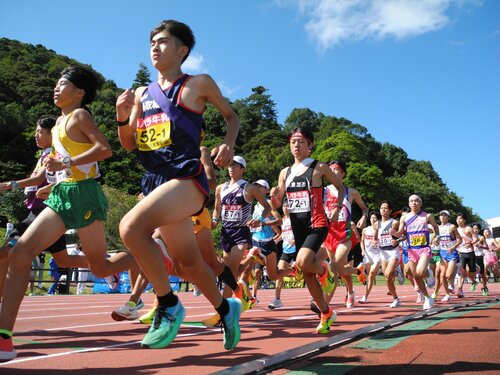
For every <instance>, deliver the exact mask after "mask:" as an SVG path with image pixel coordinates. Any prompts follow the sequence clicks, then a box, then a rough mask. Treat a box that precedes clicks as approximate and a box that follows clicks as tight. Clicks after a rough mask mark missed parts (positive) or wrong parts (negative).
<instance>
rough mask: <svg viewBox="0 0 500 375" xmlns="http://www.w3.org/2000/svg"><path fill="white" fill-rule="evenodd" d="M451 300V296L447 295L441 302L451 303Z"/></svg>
mask: <svg viewBox="0 0 500 375" xmlns="http://www.w3.org/2000/svg"><path fill="white" fill-rule="evenodd" d="M450 299H451V297H450V295H448V294H447V295H445V296H444V297H443V299H442V300H441V302H450Z"/></svg>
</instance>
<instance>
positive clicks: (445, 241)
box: [439, 223, 457, 251]
mask: <svg viewBox="0 0 500 375" xmlns="http://www.w3.org/2000/svg"><path fill="white" fill-rule="evenodd" d="M450 228H451V224H450V223H447V224H445V225H440V226H439V248H440V249H441V250H445V251H448V250H449V249H451V248H452V247H453V246H455V244H456V243H457V240H456V238H455V237H453V236H452V234H451V232H450Z"/></svg>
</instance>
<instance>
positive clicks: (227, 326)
mask: <svg viewBox="0 0 500 375" xmlns="http://www.w3.org/2000/svg"><path fill="white" fill-rule="evenodd" d="M227 303H228V304H229V312H228V313H227V314H226V316H224V317H223V318H222V319H221V320H222V328H223V330H224V349H226V350H232V349H234V348H235V347H236V345H237V344H238V342H239V341H240V315H241V302H240V300H239V299H237V298H228V299H227Z"/></svg>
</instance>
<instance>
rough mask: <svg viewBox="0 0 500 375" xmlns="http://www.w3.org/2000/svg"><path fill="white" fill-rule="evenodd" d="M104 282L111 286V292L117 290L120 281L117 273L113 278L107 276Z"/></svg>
mask: <svg viewBox="0 0 500 375" xmlns="http://www.w3.org/2000/svg"><path fill="white" fill-rule="evenodd" d="M104 280H105V281H106V283H107V284H108V286H109V289H111V290H115V288H116V287H117V286H118V282H119V281H120V279H119V277H118V274H117V273H115V274H113V275H111V276H106V277H105V278H104Z"/></svg>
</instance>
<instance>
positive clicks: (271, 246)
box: [248, 180, 293, 299]
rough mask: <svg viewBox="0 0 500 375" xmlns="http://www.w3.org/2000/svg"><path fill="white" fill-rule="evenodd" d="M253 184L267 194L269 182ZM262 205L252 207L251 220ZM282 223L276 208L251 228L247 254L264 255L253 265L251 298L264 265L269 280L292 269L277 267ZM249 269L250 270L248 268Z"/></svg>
mask: <svg viewBox="0 0 500 375" xmlns="http://www.w3.org/2000/svg"><path fill="white" fill-rule="evenodd" d="M254 185H256V186H257V187H258V189H260V190H261V192H262V193H263V194H264V195H265V196H267V194H268V193H269V184H268V182H267V181H265V180H258V181H256V182H254ZM263 210H264V207H263V206H262V205H261V204H260V203H257V204H256V205H255V207H254V211H253V214H252V219H253V220H258V219H259V218H260V217H261V216H262V213H263ZM281 224H282V219H281V215H280V214H279V212H278V211H277V210H276V209H272V211H271V214H270V215H268V216H267V217H266V218H265V219H264V221H262V224H261V225H260V226H257V227H254V228H251V232H252V245H253V248H252V250H251V251H250V252H249V255H248V256H255V254H256V253H259V254H260V256H263V257H264V262H263V263H259V262H257V264H256V265H255V267H256V273H255V278H256V282H255V283H254V284H253V299H256V298H257V290H258V286H259V280H260V277H261V275H262V270H263V268H264V265H265V267H266V270H267V276H268V278H269V279H270V280H272V281H276V280H280V279H282V278H283V277H284V276H287V275H288V274H290V273H291V272H293V269H292V268H290V267H285V266H286V265H285V264H284V263H282V267H280V268H279V269H278V270H277V269H276V267H277V246H276V240H277V239H278V237H279V236H280V234H281V231H280V230H279V226H280V225H281ZM248 271H250V270H248Z"/></svg>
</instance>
